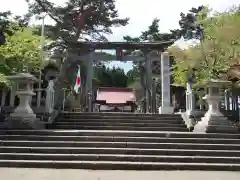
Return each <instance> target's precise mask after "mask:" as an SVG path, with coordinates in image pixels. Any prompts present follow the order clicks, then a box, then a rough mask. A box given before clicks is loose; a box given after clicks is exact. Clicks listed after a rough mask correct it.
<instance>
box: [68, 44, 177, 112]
mask: <svg viewBox="0 0 240 180" xmlns="http://www.w3.org/2000/svg"><path fill="white" fill-rule="evenodd" d="M173 43H174V41H167V42H157V43H127V42H68V48H69V49H68V56H69V57H70V58H71V59H73V60H74V61H87V79H86V86H85V88H86V89H85V92H86V93H87V95H86V97H85V98H86V102H87V107H88V108H87V109H88V110H87V111H88V112H93V90H92V87H93V86H92V79H93V65H94V63H97V62H104V61H122V62H126V61H138V62H141V64H142V66H143V67H144V69H145V75H144V78H145V88H144V91H145V93H144V94H145V98H144V101H145V108H146V109H145V112H147V113H151V112H152V113H154V111H153V109H154V108H153V106H154V105H153V104H154V103H153V100H156V97H153V94H154V93H153V89H152V85H153V79H152V63H153V62H154V61H161V63H160V64H161V75H160V77H161V90H162V91H161V93H162V104H161V108H160V109H159V112H160V113H163V114H168V113H173V108H172V106H171V97H170V68H169V54H168V53H167V52H164V51H165V50H166V48H167V47H168V46H170V45H172V44H173ZM97 50H115V52H116V55H115V57H113V56H111V55H109V54H106V53H102V52H97ZM136 50H139V51H140V52H141V53H140V55H132V54H131V53H129V52H133V51H136ZM82 51H83V52H88V53H87V54H85V55H83V56H78V55H76V54H78V53H79V52H82ZM127 52H128V55H126V54H127Z"/></svg>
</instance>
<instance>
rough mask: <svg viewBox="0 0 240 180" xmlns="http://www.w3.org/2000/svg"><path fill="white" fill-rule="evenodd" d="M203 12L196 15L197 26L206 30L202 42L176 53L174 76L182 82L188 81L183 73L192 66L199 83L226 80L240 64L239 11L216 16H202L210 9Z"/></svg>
mask: <svg viewBox="0 0 240 180" xmlns="http://www.w3.org/2000/svg"><path fill="white" fill-rule="evenodd" d="M203 10H204V12H203V13H202V12H201V11H200V12H199V15H198V16H196V19H197V20H196V23H197V24H201V25H202V27H204V34H203V36H204V39H202V40H201V43H199V44H196V45H193V46H190V47H189V48H188V49H187V50H182V51H178V52H176V51H174V50H173V51H172V54H173V55H174V56H175V57H176V60H177V63H176V67H175V69H174V74H175V80H176V82H178V83H179V82H181V83H182V82H183V81H184V80H183V79H182V80H180V79H179V74H180V73H184V71H186V69H188V67H189V66H191V67H192V68H195V69H197V71H195V76H196V81H197V83H200V82H201V81H203V80H206V79H209V78H219V79H226V78H227V77H226V72H227V70H228V68H229V67H230V66H231V65H233V64H239V53H240V46H239V45H240V44H239V39H240V33H239V31H238V29H239V23H240V14H239V10H238V9H236V8H235V9H231V10H230V11H227V12H224V13H215V14H214V16H212V17H208V16H202V15H201V14H208V13H206V12H209V10H206V8H204V9H203ZM190 37H191V36H190ZM190 39H191V38H190ZM185 80H186V79H185Z"/></svg>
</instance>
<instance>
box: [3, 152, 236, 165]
mask: <svg viewBox="0 0 240 180" xmlns="http://www.w3.org/2000/svg"><path fill="white" fill-rule="evenodd" d="M0 159H1V160H37V161H39V160H47V161H96V162H97V161H130V162H164V163H226V164H240V157H218V156H216V157H211V156H194V157H192V156H157V155H129V154H41V153H18V154H16V153H0Z"/></svg>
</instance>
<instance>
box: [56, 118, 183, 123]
mask: <svg viewBox="0 0 240 180" xmlns="http://www.w3.org/2000/svg"><path fill="white" fill-rule="evenodd" d="M55 122H66V123H72V122H93V123H99V122H106V123H107V122H109V123H119V122H121V123H169V124H183V123H184V122H183V120H182V119H168V120H166V119H154V120H149V119H145V120H143V119H62V118H61V119H60V118H59V119H57V120H56V121H55Z"/></svg>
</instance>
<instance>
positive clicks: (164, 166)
mask: <svg viewBox="0 0 240 180" xmlns="http://www.w3.org/2000/svg"><path fill="white" fill-rule="evenodd" d="M0 167H24V168H36V167H38V168H58V169H92V170H94V169H98V170H208V171H210V170H212V171H214V170H217V171H240V164H221V163H162V162H131V161H47V160H41V161H37V160H0Z"/></svg>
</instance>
